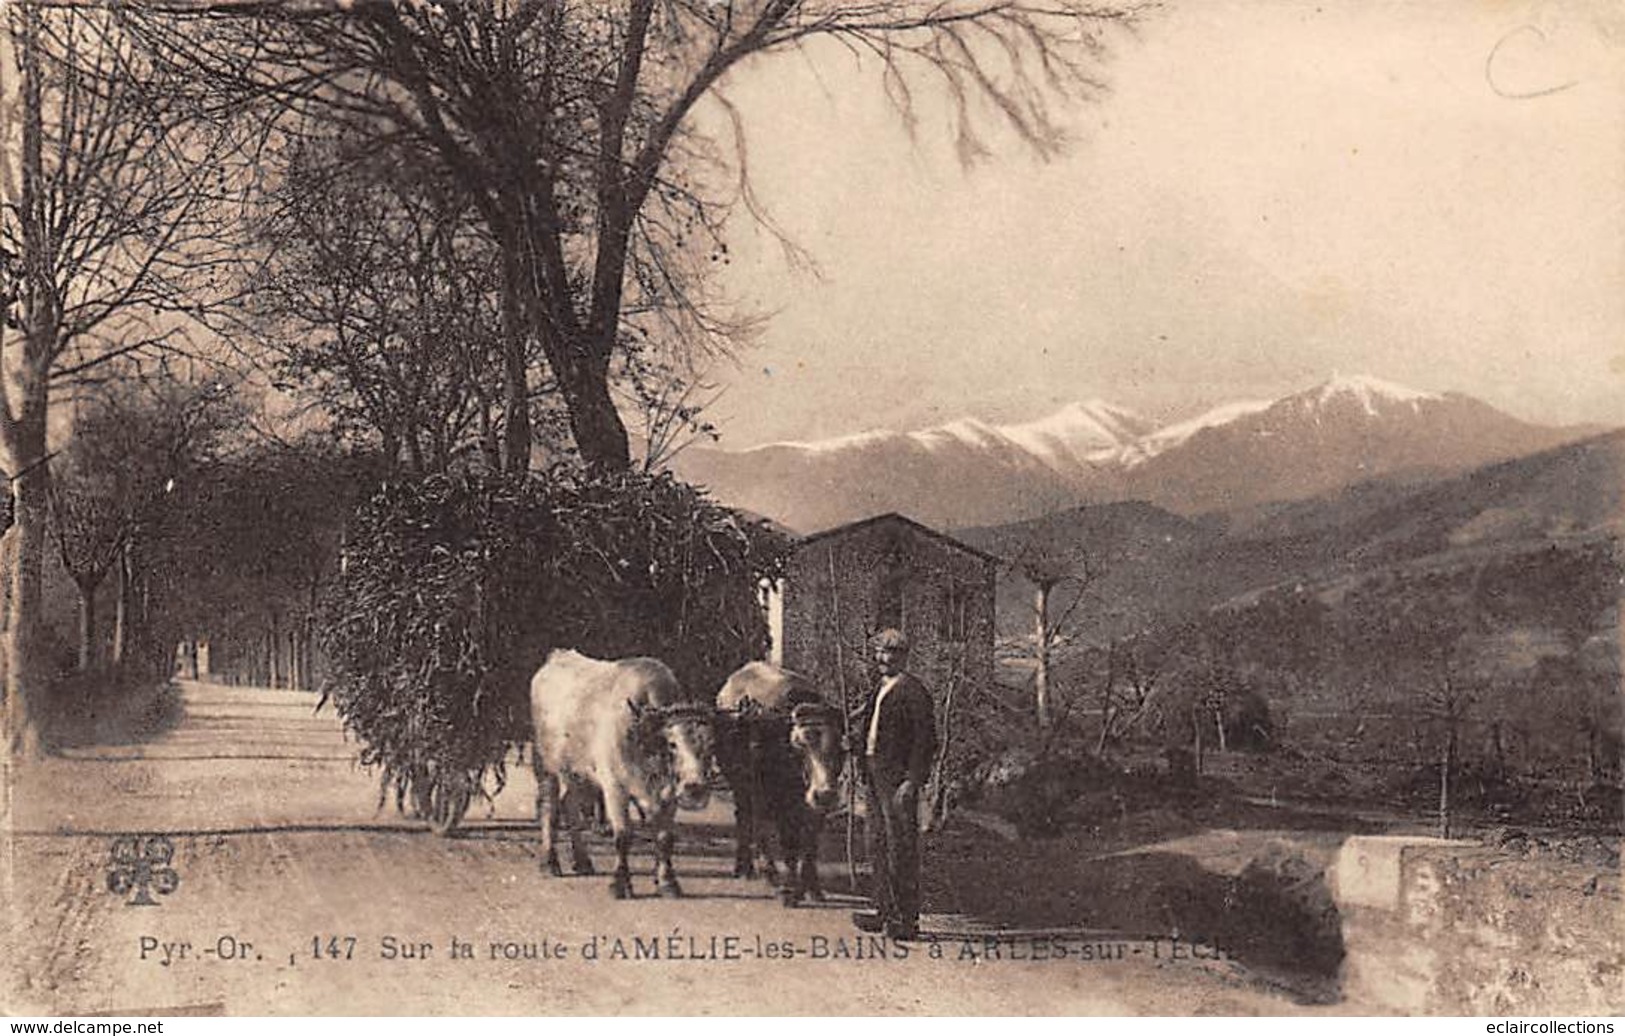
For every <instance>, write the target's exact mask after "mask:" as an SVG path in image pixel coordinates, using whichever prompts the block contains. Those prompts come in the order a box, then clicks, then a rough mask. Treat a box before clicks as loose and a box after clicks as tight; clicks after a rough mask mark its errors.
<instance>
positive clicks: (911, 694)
mask: <svg viewBox="0 0 1625 1036" xmlns="http://www.w3.org/2000/svg"><path fill="white" fill-rule="evenodd" d="M879 699H880V688H879V687H876V688H875V693H874V694H871V695H870V696H869V700H868V701H867V702H865V703H864V706H863V708H862V709H861V710H860V711H859V713H858V715H857V720H856V722H855V723H854V724H853V729H852V734H853V737H854V739H855V740H856V741H857V742H858V743H857V745H856V746H855V748H856V751H858V752H859V753H864V752H867V751H868V750H869V722H870V718H871V717H872V716H873V715H874V708H875V703H876V702H877V701H879ZM936 754H937V722H936V714H935V712H934V711H933V709H932V706H931V692H930V691H929V690H927V689H926V686H925V684H923V683H921V682H920V681H919V679H918V678H917V677H915V676H914V675H913V674H912V673H902V674H900V675H899V676H898V677H897V683H896V684H895V685H894V686H893V687H892V689H891V690H889V691H887V692H886V700H885V701H882V702H880V728H879V729H878V730H877V731H876V734H875V754H874V755H873V756H871V757H870V765H871V766H872V767H873V768H874V771H875V776H876V777H877V778H878V779H879V780H881V781H884V782H885V783H886V784H888V785H892V786H896V785H897V784H899V783H901V782H902V781H903V779H904V778H908V779H911V780H913V782H914V788H915V791H916V792H920V791H923V790H924V788H925V782H926V781H927V780H928V779H929V778H930V776H931V762H932V760H933V759H935V758H936Z"/></svg>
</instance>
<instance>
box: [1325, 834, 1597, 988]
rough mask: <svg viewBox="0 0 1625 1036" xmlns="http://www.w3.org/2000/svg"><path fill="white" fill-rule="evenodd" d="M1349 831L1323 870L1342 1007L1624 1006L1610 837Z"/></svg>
mask: <svg viewBox="0 0 1625 1036" xmlns="http://www.w3.org/2000/svg"><path fill="white" fill-rule="evenodd" d="M1576 844H1578V843H1575V842H1572V841H1571V842H1568V843H1564V845H1565V846H1566V848H1564V847H1544V848H1542V847H1540V846H1536V847H1534V848H1533V849H1531V847H1530V845H1529V843H1527V842H1524V843H1521V844H1520V843H1512V844H1507V845H1497V846H1481V845H1477V844H1466V843H1459V842H1441V841H1439V840H1437V839H1422V838H1401V837H1392V836H1385V837H1355V838H1350V839H1348V841H1347V842H1345V843H1344V845H1343V847H1342V849H1341V850H1340V852H1339V854H1338V857H1337V860H1336V863H1335V864H1334V866H1333V873H1332V875H1331V883H1332V887H1333V894H1334V897H1335V899H1336V901H1337V905H1338V909H1339V912H1340V914H1341V916H1342V925H1343V942H1344V948H1345V953H1346V956H1345V958H1344V964H1343V976H1342V987H1343V994H1344V997H1345V1001H1346V1003H1347V1004H1348V1005H1349V1006H1350V1007H1351V1008H1354V1009H1358V1010H1366V1011H1369V1012H1371V1013H1378V1014H1386V1013H1403V1014H1450V1015H1479V1016H1498V1017H1530V1016H1552V1017H1559V1018H1561V1017H1564V1016H1573V1015H1612V1014H1618V1013H1620V1012H1621V1011H1625V911H1622V909H1621V895H1620V873H1619V856H1618V845H1617V843H1615V844H1614V845H1613V847H1612V849H1611V850H1610V848H1609V847H1608V846H1607V845H1606V844H1605V843H1597V842H1595V840H1593V843H1592V844H1593V848H1592V849H1591V850H1590V851H1589V853H1588V852H1587V851H1586V850H1584V849H1583V848H1581V849H1575V848H1573V846H1575V845H1576Z"/></svg>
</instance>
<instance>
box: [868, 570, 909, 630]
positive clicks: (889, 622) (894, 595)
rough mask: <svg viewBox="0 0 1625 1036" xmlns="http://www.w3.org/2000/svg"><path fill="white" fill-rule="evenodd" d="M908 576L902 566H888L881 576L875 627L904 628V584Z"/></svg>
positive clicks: (879, 628) (876, 602) (878, 628)
mask: <svg viewBox="0 0 1625 1036" xmlns="http://www.w3.org/2000/svg"><path fill="white" fill-rule="evenodd" d="M904 582H906V577H905V575H904V572H903V570H902V569H901V568H893V567H888V568H887V569H886V571H885V572H883V573H882V574H881V576H880V588H879V593H878V595H877V597H876V600H875V629H877V630H884V629H896V630H900V629H902V628H903V584H904Z"/></svg>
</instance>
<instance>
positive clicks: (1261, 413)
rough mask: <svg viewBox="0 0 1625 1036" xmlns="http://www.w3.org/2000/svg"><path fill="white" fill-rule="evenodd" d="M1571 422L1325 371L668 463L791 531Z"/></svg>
mask: <svg viewBox="0 0 1625 1036" xmlns="http://www.w3.org/2000/svg"><path fill="white" fill-rule="evenodd" d="M1585 431H1588V429H1563V428H1547V427H1541V426H1537V425H1531V424H1527V423H1525V422H1523V421H1519V420H1517V419H1515V418H1513V417H1510V416H1508V415H1506V414H1504V413H1501V412H1500V411H1498V410H1496V409H1494V408H1493V407H1490V406H1488V405H1487V404H1484V403H1481V402H1479V401H1477V400H1475V399H1472V398H1470V397H1467V396H1462V395H1459V394H1455V393H1446V394H1439V393H1432V392H1423V391H1419V390H1416V389H1411V388H1407V387H1405V386H1402V385H1395V384H1391V383H1389V382H1384V381H1381V380H1379V379H1376V378H1370V377H1364V376H1334V377H1333V378H1331V379H1329V380H1327V381H1325V382H1323V383H1321V384H1319V385H1316V386H1314V387H1312V388H1309V389H1307V390H1305V391H1303V392H1298V393H1295V394H1292V395H1289V396H1286V397H1284V398H1281V399H1277V400H1273V401H1247V402H1236V403H1228V404H1225V405H1223V406H1220V407H1216V408H1214V409H1213V410H1210V411H1208V412H1207V413H1204V414H1201V415H1199V416H1197V417H1194V418H1191V419H1189V420H1185V421H1180V422H1177V423H1175V424H1170V425H1167V426H1165V427H1158V426H1157V425H1156V424H1155V422H1152V421H1149V420H1147V419H1146V418H1144V417H1141V416H1140V415H1137V414H1135V413H1134V412H1132V411H1130V410H1127V409H1124V408H1122V407H1118V406H1113V405H1112V404H1110V403H1106V402H1104V401H1101V400H1092V401H1089V402H1086V403H1073V404H1069V405H1068V406H1066V407H1063V408H1062V409H1060V410H1058V411H1056V412H1055V413H1053V414H1050V415H1048V416H1046V417H1042V418H1039V419H1037V420H1034V421H1030V422H1026V423H1020V424H1008V425H993V424H989V423H987V422H985V421H981V420H978V419H976V418H973V417H965V418H960V419H958V420H955V421H951V422H948V423H947V424H943V425H940V426H938V427H934V428H926V429H920V430H916V431H908V432H894V431H868V432H862V433H859V434H856V435H848V436H842V437H839V438H834V439H825V440H820V441H817V442H782V443H773V444H769V445H766V446H758V447H754V448H752V449H747V450H738V451H731V450H721V449H691V450H688V451H686V452H684V453H682V454H681V455H679V457H678V459H677V463H676V467H677V469H678V472H679V474H681V475H682V476H683V477H685V478H687V479H689V480H690V481H693V482H696V483H699V484H701V485H705V486H708V487H710V489H711V490H712V492H713V494H714V495H715V496H717V498H718V499H720V500H723V501H725V502H727V503H730V504H733V505H735V506H738V507H743V508H745V509H747V510H750V511H754V512H756V513H758V514H763V515H766V516H768V517H771V518H773V519H774V520H776V521H779V522H782V523H783V524H785V525H787V526H789V527H791V528H794V529H798V530H801V531H811V530H815V529H820V528H827V527H829V526H831V525H836V524H839V523H841V522H845V521H851V520H855V519H858V518H863V517H867V516H869V515H873V514H879V513H883V512H886V511H900V512H902V513H904V514H908V515H910V516H912V517H914V518H916V519H918V520H920V521H924V522H926V523H928V524H932V525H936V526H940V527H947V528H957V527H965V526H970V525H992V524H997V523H1001V522H1008V521H1014V520H1018V519H1021V518H1028V517H1034V516H1037V515H1041V514H1045V513H1048V512H1050V511H1054V510H1056V509H1058V508H1063V507H1073V506H1077V505H1079V504H1083V503H1101V502H1105V501H1111V500H1135V499H1138V500H1148V501H1151V502H1153V503H1156V504H1158V505H1160V506H1163V507H1166V508H1168V509H1170V510H1173V511H1176V512H1179V513H1183V514H1198V513H1201V512H1205V511H1214V510H1229V509H1234V508H1238V507H1246V506H1250V505H1254V504H1259V503H1265V502H1270V501H1277V500H1292V499H1300V498H1303V497H1306V496H1310V495H1313V494H1316V493H1320V492H1324V491H1326V490H1328V489H1334V488H1336V487H1338V486H1342V485H1347V484H1350V483H1353V482H1358V481H1362V480H1364V479H1369V478H1374V477H1377V476H1379V475H1387V474H1393V473H1401V472H1405V473H1415V474H1416V475H1417V476H1418V477H1425V476H1433V475H1442V474H1448V473H1455V472H1460V471H1465V470H1467V469H1469V468H1472V467H1476V466H1478V465H1481V464H1485V463H1488V462H1490V461H1494V460H1503V459H1507V458H1510V457H1516V456H1521V455H1524V454H1528V453H1532V452H1535V451H1536V450H1540V449H1544V448H1547V447H1549V446H1553V445H1556V444H1558V443H1560V442H1564V441H1568V440H1571V439H1574V438H1577V437H1579V436H1580V435H1581V434H1583V433H1584V432H1585Z"/></svg>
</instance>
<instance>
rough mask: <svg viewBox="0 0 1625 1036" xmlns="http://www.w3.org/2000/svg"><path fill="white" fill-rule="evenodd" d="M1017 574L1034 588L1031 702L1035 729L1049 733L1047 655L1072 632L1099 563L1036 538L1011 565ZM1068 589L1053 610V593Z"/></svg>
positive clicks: (1068, 545) (1067, 547)
mask: <svg viewBox="0 0 1625 1036" xmlns="http://www.w3.org/2000/svg"><path fill="white" fill-rule="evenodd" d="M1013 564H1014V566H1015V568H1016V570H1017V571H1019V572H1020V573H1021V575H1022V576H1023V577H1024V578H1025V579H1026V580H1027V582H1029V583H1031V584H1032V586H1033V590H1034V594H1033V659H1034V668H1033V700H1034V706H1035V709H1036V712H1037V716H1038V726H1039V729H1041V730H1048V729H1049V728H1050V727H1051V726H1052V725H1053V723H1054V719H1055V717H1054V701H1053V693H1052V688H1051V686H1050V680H1051V657H1052V653H1053V651H1054V650H1055V648H1056V647H1057V646H1058V645H1059V644H1060V643H1061V641H1062V640H1063V639H1064V638H1065V636H1066V635H1067V633H1068V631H1069V630H1070V629H1071V627H1072V624H1073V620H1074V619H1075V618H1076V617H1077V615H1078V614H1079V608H1080V607H1081V606H1082V604H1083V602H1084V600H1085V599H1086V597H1087V595H1088V590H1089V588H1090V586H1091V585H1092V584H1094V583H1095V581H1096V580H1098V579H1099V578H1100V576H1101V571H1102V570H1101V565H1100V563H1099V562H1098V561H1097V560H1096V559H1095V558H1093V557H1092V556H1091V555H1090V554H1089V552H1088V551H1086V550H1084V549H1083V548H1082V547H1080V546H1078V545H1076V544H1072V543H1055V542H1050V541H1049V540H1048V539H1047V538H1046V537H1043V536H1041V535H1038V534H1036V533H1035V534H1034V535H1033V536H1031V537H1029V538H1028V539H1027V540H1026V541H1025V542H1024V543H1023V544H1022V545H1021V547H1020V549H1019V551H1018V553H1017V555H1016V557H1015V559H1014V562H1013ZM1063 585H1065V586H1069V587H1070V588H1071V590H1072V596H1071V599H1070V600H1069V601H1068V602H1067V604H1066V605H1065V607H1063V608H1062V609H1061V610H1060V612H1059V613H1056V612H1055V611H1054V609H1053V607H1052V605H1053V601H1052V598H1053V596H1054V593H1055V590H1056V588H1058V587H1061V586H1063Z"/></svg>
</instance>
